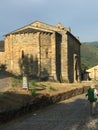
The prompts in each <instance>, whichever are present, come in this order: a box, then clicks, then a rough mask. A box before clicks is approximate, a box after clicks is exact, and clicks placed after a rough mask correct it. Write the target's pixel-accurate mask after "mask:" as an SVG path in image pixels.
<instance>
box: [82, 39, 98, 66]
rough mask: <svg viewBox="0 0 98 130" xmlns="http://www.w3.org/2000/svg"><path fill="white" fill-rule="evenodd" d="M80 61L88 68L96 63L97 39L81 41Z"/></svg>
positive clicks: (97, 56) (97, 53) (97, 63)
mask: <svg viewBox="0 0 98 130" xmlns="http://www.w3.org/2000/svg"><path fill="white" fill-rule="evenodd" d="M81 63H82V64H85V65H86V66H88V68H90V67H93V66H95V65H98V41H95V42H85V43H82V45H81Z"/></svg>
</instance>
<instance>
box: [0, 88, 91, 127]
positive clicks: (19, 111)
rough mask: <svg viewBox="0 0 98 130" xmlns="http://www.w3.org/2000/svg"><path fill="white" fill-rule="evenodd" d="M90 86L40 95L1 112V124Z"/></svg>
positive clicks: (80, 91)
mask: <svg viewBox="0 0 98 130" xmlns="http://www.w3.org/2000/svg"><path fill="white" fill-rule="evenodd" d="M88 88H89V86H83V87H81V88H75V89H73V90H70V91H67V92H63V93H60V94H58V95H52V96H49V95H48V94H47V95H39V96H37V97H36V98H35V100H32V102H29V103H27V104H25V105H24V106H21V108H16V109H14V110H10V111H4V112H0V124H1V123H5V122H7V121H9V120H12V119H13V118H16V117H19V116H21V115H23V114H25V113H28V112H33V111H36V110H38V109H41V108H44V107H46V106H48V105H51V104H54V103H57V102H60V101H62V100H66V99H68V98H71V97H73V96H76V95H79V94H83V93H86V92H87V89H88Z"/></svg>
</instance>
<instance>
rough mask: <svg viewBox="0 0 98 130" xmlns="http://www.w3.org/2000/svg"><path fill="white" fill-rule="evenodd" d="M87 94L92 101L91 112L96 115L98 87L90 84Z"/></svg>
mask: <svg viewBox="0 0 98 130" xmlns="http://www.w3.org/2000/svg"><path fill="white" fill-rule="evenodd" d="M86 96H88V100H89V102H90V114H91V115H94V114H95V112H96V103H97V96H98V92H97V89H95V85H91V86H90V88H89V89H88V92H87V94H86Z"/></svg>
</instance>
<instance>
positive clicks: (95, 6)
mask: <svg viewBox="0 0 98 130" xmlns="http://www.w3.org/2000/svg"><path fill="white" fill-rule="evenodd" d="M37 20H38V21H41V22H44V23H47V24H50V25H53V26H55V25H56V24H58V23H59V22H60V23H61V24H62V25H63V26H64V27H70V28H71V33H72V34H73V35H74V36H78V37H79V40H80V42H92V41H98V0H0V40H3V39H4V35H5V34H7V33H9V32H11V31H14V30H16V29H19V28H21V27H23V26H25V25H28V24H30V23H33V22H34V21H37Z"/></svg>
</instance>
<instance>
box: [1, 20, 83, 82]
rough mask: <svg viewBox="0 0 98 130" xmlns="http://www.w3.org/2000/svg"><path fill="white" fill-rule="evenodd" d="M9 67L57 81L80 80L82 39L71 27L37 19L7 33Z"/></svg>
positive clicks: (10, 69)
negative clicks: (74, 33) (50, 23)
mask: <svg viewBox="0 0 98 130" xmlns="http://www.w3.org/2000/svg"><path fill="white" fill-rule="evenodd" d="M4 43H5V51H4V57H5V64H6V66H7V71H9V72H11V73H14V74H17V75H20V74H23V73H25V74H27V75H29V76H32V77H34V78H39V79H42V80H53V81H57V82H67V83H72V82H78V81H80V79H81V77H80V75H81V74H80V46H81V43H80V41H79V39H78V38H76V37H75V36H74V35H73V34H72V33H71V30H70V28H65V27H63V26H62V24H61V23H58V24H57V25H56V26H52V25H49V24H46V23H43V22H40V21H35V22H33V23H31V24H29V25H27V26H24V27H22V28H19V29H17V30H15V31H12V32H10V33H8V34H6V35H5V38H4Z"/></svg>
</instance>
